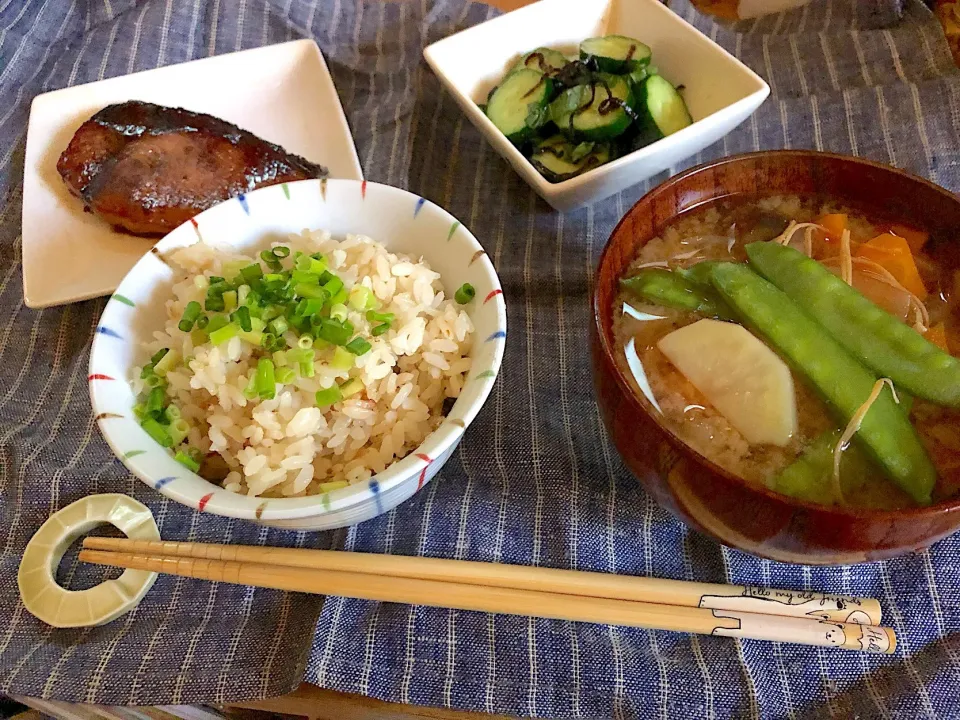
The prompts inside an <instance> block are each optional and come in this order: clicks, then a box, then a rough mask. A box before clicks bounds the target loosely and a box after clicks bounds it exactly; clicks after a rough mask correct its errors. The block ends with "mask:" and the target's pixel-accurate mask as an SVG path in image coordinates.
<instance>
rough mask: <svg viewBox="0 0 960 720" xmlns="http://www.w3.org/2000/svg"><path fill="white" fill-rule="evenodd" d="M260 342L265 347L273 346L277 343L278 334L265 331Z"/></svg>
mask: <svg viewBox="0 0 960 720" xmlns="http://www.w3.org/2000/svg"><path fill="white" fill-rule="evenodd" d="M260 344H261V345H262V346H263V347H265V348H272V347H273V346H274V345H276V344H277V336H276V335H274V334H273V333H263V334H262V335H261V337H260Z"/></svg>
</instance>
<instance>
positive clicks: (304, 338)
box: [297, 335, 313, 350]
mask: <svg viewBox="0 0 960 720" xmlns="http://www.w3.org/2000/svg"><path fill="white" fill-rule="evenodd" d="M297 347H298V348H300V349H301V350H309V349H310V348H312V347H313V338H312V337H310V336H309V335H301V336H300V338H299V339H298V340H297Z"/></svg>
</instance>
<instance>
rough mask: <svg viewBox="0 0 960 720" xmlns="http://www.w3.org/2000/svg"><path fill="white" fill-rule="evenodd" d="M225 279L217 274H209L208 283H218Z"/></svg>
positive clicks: (223, 281)
mask: <svg viewBox="0 0 960 720" xmlns="http://www.w3.org/2000/svg"><path fill="white" fill-rule="evenodd" d="M226 281H227V279H226V278H224V277H220V276H219V275H211V276H210V284H211V285H219V284H220V283H225V282H226Z"/></svg>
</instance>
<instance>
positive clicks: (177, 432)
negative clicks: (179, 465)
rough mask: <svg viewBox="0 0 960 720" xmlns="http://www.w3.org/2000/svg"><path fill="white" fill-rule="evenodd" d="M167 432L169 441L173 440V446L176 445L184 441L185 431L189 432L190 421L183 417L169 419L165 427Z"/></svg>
mask: <svg viewBox="0 0 960 720" xmlns="http://www.w3.org/2000/svg"><path fill="white" fill-rule="evenodd" d="M168 409H169V408H168ZM167 432H168V433H169V435H170V440H171V442H173V445H174V447H176V446H177V445H179V444H180V443H182V442H183V441H184V439H185V438H186V437H187V433H189V432H190V423H188V422H187V421H186V420H184V419H183V418H177V419H176V420H173V421H171V423H170V427H169V428H167Z"/></svg>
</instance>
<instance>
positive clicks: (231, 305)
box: [223, 290, 237, 312]
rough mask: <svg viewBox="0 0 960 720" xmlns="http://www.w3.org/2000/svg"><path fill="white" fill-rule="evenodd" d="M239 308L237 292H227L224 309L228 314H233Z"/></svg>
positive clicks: (224, 296)
mask: <svg viewBox="0 0 960 720" xmlns="http://www.w3.org/2000/svg"><path fill="white" fill-rule="evenodd" d="M236 307H237V291H236V290H227V291H226V292H225V293H223V309H224V310H225V311H226V312H232V311H233V310H235V309H236Z"/></svg>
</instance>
